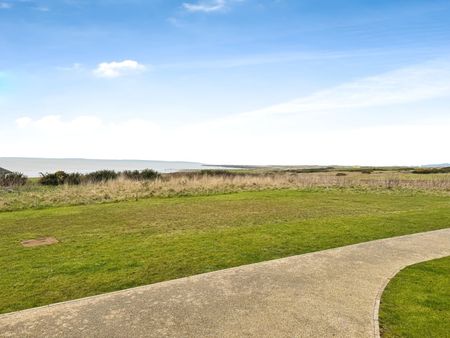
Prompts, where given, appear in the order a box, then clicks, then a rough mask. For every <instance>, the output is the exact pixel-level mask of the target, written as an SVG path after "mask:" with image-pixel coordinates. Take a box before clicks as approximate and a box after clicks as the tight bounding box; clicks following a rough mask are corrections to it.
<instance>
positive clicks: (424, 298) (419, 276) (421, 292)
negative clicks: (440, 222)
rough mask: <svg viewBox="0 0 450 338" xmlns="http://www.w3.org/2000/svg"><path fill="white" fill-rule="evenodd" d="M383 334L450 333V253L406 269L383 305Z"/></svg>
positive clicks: (437, 334) (426, 335)
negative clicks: (444, 256)
mask: <svg viewBox="0 0 450 338" xmlns="http://www.w3.org/2000/svg"><path fill="white" fill-rule="evenodd" d="M380 323H381V330H382V336H383V337H417V338H422V337H450V257H446V258H441V259H436V260H433V261H429V262H425V263H419V264H416V265H413V266H410V267H408V268H406V269H404V270H402V271H401V272H400V273H399V274H398V275H397V276H396V277H395V278H394V279H393V280H392V281H391V282H390V283H389V284H388V286H387V288H386V290H385V291H384V293H383V296H382V300H381V308H380Z"/></svg>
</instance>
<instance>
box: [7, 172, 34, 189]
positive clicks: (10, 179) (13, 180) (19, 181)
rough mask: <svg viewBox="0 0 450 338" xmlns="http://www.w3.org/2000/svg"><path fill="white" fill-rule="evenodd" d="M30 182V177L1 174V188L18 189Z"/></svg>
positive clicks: (17, 174)
mask: <svg viewBox="0 0 450 338" xmlns="http://www.w3.org/2000/svg"><path fill="white" fill-rule="evenodd" d="M27 181H28V177H26V176H25V175H24V174H22V173H11V172H7V173H3V174H0V186H2V187H17V186H22V185H25V184H26V183H27Z"/></svg>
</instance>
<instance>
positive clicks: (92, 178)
mask: <svg viewBox="0 0 450 338" xmlns="http://www.w3.org/2000/svg"><path fill="white" fill-rule="evenodd" d="M117 177H119V174H118V173H117V172H115V171H114V170H99V171H94V172H92V173H89V174H86V175H84V181H86V182H90V183H99V182H107V181H111V180H115V179H116V178H117Z"/></svg>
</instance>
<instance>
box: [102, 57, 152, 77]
mask: <svg viewBox="0 0 450 338" xmlns="http://www.w3.org/2000/svg"><path fill="white" fill-rule="evenodd" d="M146 69H147V67H146V66H144V65H143V64H140V63H139V62H137V61H134V60H124V61H112V62H102V63H100V64H99V65H98V66H97V68H96V69H94V71H93V73H94V74H95V75H96V76H99V77H105V78H116V77H120V76H125V75H130V74H136V73H141V72H143V71H145V70H146Z"/></svg>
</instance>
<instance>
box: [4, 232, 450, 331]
mask: <svg viewBox="0 0 450 338" xmlns="http://www.w3.org/2000/svg"><path fill="white" fill-rule="evenodd" d="M449 255H450V229H445V230H438V231H432V232H427V233H421V234H416V235H409V236H403V237H396V238H391V239H385V240H378V241H373V242H367V243H362V244H357V245H351V246H347V247H343V248H337V249H331V250H326V251H321V252H316V253H311V254H306V255H300V256H294V257H289V258H284V259H279V260H274V261H269V262H263V263H258V264H252V265H247V266H242V267H238V268H233V269H228V270H222V271H217V272H212V273H207V274H202V275H197V276H193V277H189V278H182V279H178V280H173V281H169V282H163V283H158V284H153V285H149V286H144V287H139V288H134V289H129V290H125V291H119V292H115V293H110V294H106V295H100V296H96V297H90V298H85V299H80V300H76V301H71V302H66V303H60V304H55V305H51V306H47V307H41V308H37V309H31V310H25V311H21V312H16V313H12V314H7V315H3V316H0V336H2V337H166V336H167V337H374V336H376V335H377V328H378V324H377V320H376V318H377V311H378V310H377V299H378V295H379V294H381V291H382V289H383V287H384V285H385V284H386V283H387V280H388V279H389V278H390V277H391V276H393V275H394V274H396V273H397V272H398V271H399V270H400V269H402V268H403V267H405V266H407V265H411V264H414V263H417V262H421V261H426V260H430V259H434V258H439V257H444V256H449Z"/></svg>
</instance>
